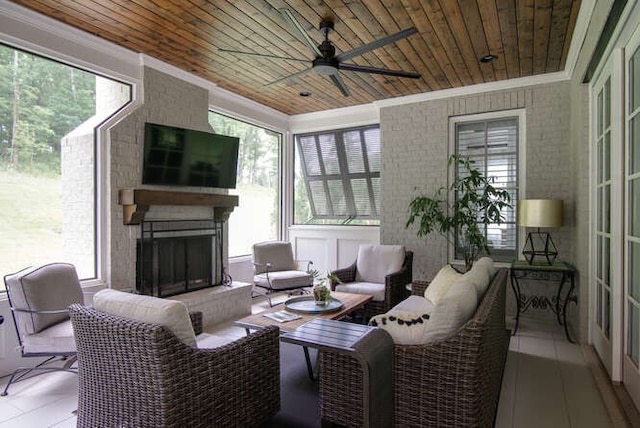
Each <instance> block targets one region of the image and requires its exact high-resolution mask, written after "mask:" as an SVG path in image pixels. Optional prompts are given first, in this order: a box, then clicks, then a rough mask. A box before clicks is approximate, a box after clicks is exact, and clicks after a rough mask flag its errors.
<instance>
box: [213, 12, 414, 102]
mask: <svg viewBox="0 0 640 428" xmlns="http://www.w3.org/2000/svg"><path fill="white" fill-rule="evenodd" d="M279 12H280V13H281V14H282V16H283V17H284V18H285V19H286V20H287V21H288V22H289V23H290V24H291V25H292V26H293V27H294V28H295V29H296V31H297V32H298V33H299V36H300V37H301V38H302V40H303V41H304V42H305V43H306V45H307V46H308V47H309V49H311V53H312V54H313V55H314V59H313V60H312V61H311V67H309V68H307V69H305V70H302V71H299V72H297V73H294V74H291V75H289V76H286V77H283V78H282V79H278V80H275V81H273V82H271V83H268V84H267V86H269V85H274V84H277V83H280V82H283V81H285V80H289V79H292V78H294V77H299V76H302V75H304V74H306V73H309V72H310V71H314V72H316V73H318V74H320V75H325V76H329V78H330V79H331V81H332V82H333V84H334V85H336V86H337V87H338V89H340V92H342V94H343V95H344V96H345V97H348V96H349V89H348V88H347V86H346V85H345V84H344V81H343V80H342V77H341V76H340V74H339V71H340V70H344V71H356V72H361V73H373V74H382V75H385V76H394V77H408V78H411V79H419V78H420V74H418V73H414V72H410V71H401V70H388V69H385V68H377V67H369V66H365V65H357V64H347V63H345V62H344V61H346V60H349V59H351V58H353V57H355V56H358V55H362V54H364V53H366V52H369V51H372V50H374V49H377V48H379V47H381V46H384V45H388V44H389V43H393V42H395V41H397V40H400V39H404V38H405V37H409V36H410V35H412V34H415V33H417V30H416V29H415V28H413V27H411V28H407V29H405V30H402V31H400V32H398V33H395V34H391V35H389V36H386V37H383V38H381V39H378V40H374V41H373V42H371V43H367V44H365V45H362V46H360V47H357V48H355V49H352V50H350V51H347V52H343V53H341V54H339V55H336V48H335V47H334V46H333V44H332V43H331V41H330V40H329V33H331V31H333V21H332V20H330V19H323V20H322V21H321V22H320V27H319V28H320V31H322V32H323V33H324V40H323V42H322V43H320V44H319V45H318V46H316V44H315V42H314V41H313V39H311V37H309V35H308V34H307V33H306V32H305V30H304V28H303V27H302V25H300V23H299V22H298V21H297V20H296V18H295V17H294V16H293V14H292V13H291V11H290V10H289V9H280V10H279ZM219 50H220V51H221V52H228V53H232V54H239V55H252V56H259V57H263V58H270V59H284V60H289V61H301V62H308V61H309V60H308V59H300V58H290V57H284V56H276V55H265V54H258V53H252V52H242V51H236V50H231V49H219Z"/></svg>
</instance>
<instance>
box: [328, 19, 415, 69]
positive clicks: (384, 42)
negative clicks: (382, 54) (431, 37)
mask: <svg viewBox="0 0 640 428" xmlns="http://www.w3.org/2000/svg"><path fill="white" fill-rule="evenodd" d="M417 32H418V30H416V29H415V28H414V27H411V28H407V29H405V30H402V31H399V32H397V33H395V34H391V35H389V36H387V37H383V38H381V39H378V40H374V41H373V42H371V43H367V44H366V45H362V46H360V47H357V48H355V49H351V50H350V51H347V52H343V53H341V54H340V55H338V56H337V58H338V61H345V60H347V59H350V58H353V57H354V56H358V55H362V54H363V53H365V52H369V51H372V50H374V49H378V48H379V47H381V46H384V45H388V44H389V43H393V42H395V41H397V40H400V39H404V38H405V37H409V36H410V35H412V34H415V33H417Z"/></svg>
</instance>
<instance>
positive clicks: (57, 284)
mask: <svg viewBox="0 0 640 428" xmlns="http://www.w3.org/2000/svg"><path fill="white" fill-rule="evenodd" d="M5 284H6V286H7V290H8V291H9V297H10V298H11V304H12V306H13V307H14V308H16V309H24V310H30V311H56V310H59V311H63V312H61V313H59V314H36V313H25V312H16V313H15V314H16V318H17V319H18V324H19V325H18V329H19V331H21V332H22V335H25V333H26V334H33V333H38V332H40V331H42V330H44V329H46V328H48V327H50V326H52V325H54V324H57V323H60V322H62V321H65V320H67V319H69V313H68V311H67V308H68V307H69V306H70V305H71V304H73V303H80V304H82V303H84V296H83V294H82V288H81V287H80V281H79V280H78V274H77V273H76V269H75V267H74V266H73V265H72V264H69V263H51V264H47V265H44V266H36V267H31V268H27V269H24V270H22V271H20V272H17V273H14V274H11V275H8V276H6V277H5Z"/></svg>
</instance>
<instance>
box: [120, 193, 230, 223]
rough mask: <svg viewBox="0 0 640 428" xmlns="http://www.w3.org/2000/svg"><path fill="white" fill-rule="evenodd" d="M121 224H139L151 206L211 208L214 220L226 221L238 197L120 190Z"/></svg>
mask: <svg viewBox="0 0 640 428" xmlns="http://www.w3.org/2000/svg"><path fill="white" fill-rule="evenodd" d="M118 204H120V205H122V216H123V219H122V220H123V223H124V224H125V225H133V224H140V223H141V222H142V220H144V216H145V214H146V213H147V211H149V207H150V206H152V205H191V206H209V207H213V217H214V218H215V219H216V220H223V221H224V220H227V219H228V218H229V215H230V214H231V213H232V212H233V209H234V208H235V207H237V206H238V196H236V195H220V194H215V193H194V192H170V191H165V190H148V189H122V190H120V191H119V192H118Z"/></svg>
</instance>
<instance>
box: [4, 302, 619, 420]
mask: <svg viewBox="0 0 640 428" xmlns="http://www.w3.org/2000/svg"><path fill="white" fill-rule="evenodd" d="M264 305H265V304H264V303H262V302H257V301H256V302H255V304H254V305H253V311H254V312H258V311H260V310H262V308H263V307H264ZM520 324H521V325H520V330H519V332H518V335H517V336H512V338H511V344H510V350H509V355H508V357H507V364H506V368H505V373H504V379H503V386H502V393H501V398H500V404H499V407H498V416H497V421H496V427H497V428H507V427H517V428H527V427H536V428H537V427H554V428H563V427H567V428H577V427H580V428H590V427H594V428H596V427H597V428H608V427H626V426H628V425H627V424H626V423H625V421H624V420H622V419H621V418H620V417H616V415H614V416H613V417H611V416H610V415H609V413H608V412H607V408H606V407H605V405H604V402H605V400H603V399H602V397H601V395H600V392H599V390H598V388H597V387H596V383H595V381H594V377H593V375H592V373H591V369H590V367H589V366H588V365H587V362H586V361H587V359H585V355H584V354H583V349H582V347H581V346H579V345H575V344H571V343H569V342H568V341H567V340H566V339H565V337H564V331H563V330H562V329H561V328H559V326H557V325H555V324H553V323H552V322H550V321H533V320H531V319H529V318H524V317H523V318H522V319H521V323H520ZM208 333H211V334H215V335H216V336H219V337H220V338H221V339H226V340H233V339H235V338H238V337H240V336H242V335H244V330H242V329H239V328H237V327H234V326H233V325H232V323H231V322H230V323H225V324H224V325H220V326H217V328H215V329H212V330H211V331H208ZM7 380H8V378H3V379H2V380H1V381H0V386H1V387H4V384H5V383H6V382H7ZM77 389H78V382H77V377H76V376H75V375H72V374H68V373H52V374H47V375H43V376H40V377H37V378H34V379H31V380H27V381H24V382H21V383H18V384H16V385H15V386H12V388H11V390H10V394H9V396H7V397H0V428H9V427H21V428H40V427H57V428H61V427H75V426H76V418H75V416H74V415H73V413H72V412H73V411H74V410H75V409H76V407H77V404H76V401H77Z"/></svg>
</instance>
